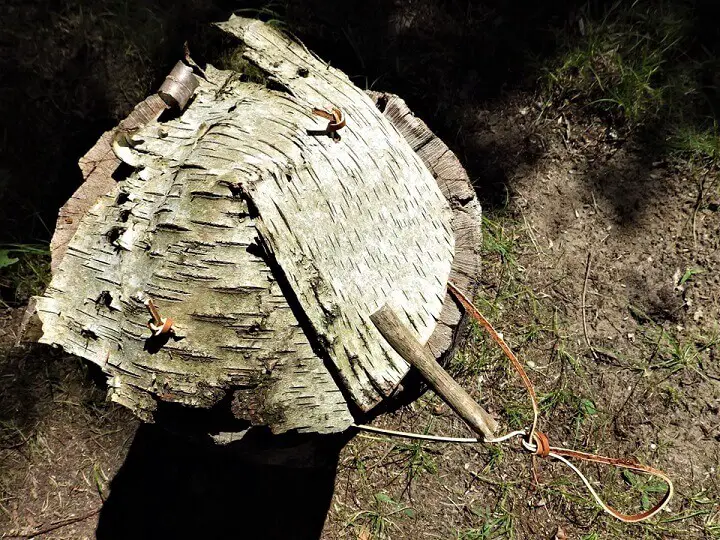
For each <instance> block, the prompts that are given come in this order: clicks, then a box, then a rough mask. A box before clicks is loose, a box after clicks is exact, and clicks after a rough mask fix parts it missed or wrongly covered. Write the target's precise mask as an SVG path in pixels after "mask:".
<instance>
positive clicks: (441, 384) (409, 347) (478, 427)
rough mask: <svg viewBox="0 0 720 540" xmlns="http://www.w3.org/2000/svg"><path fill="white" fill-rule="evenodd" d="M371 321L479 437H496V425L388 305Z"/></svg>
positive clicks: (373, 316)
mask: <svg viewBox="0 0 720 540" xmlns="http://www.w3.org/2000/svg"><path fill="white" fill-rule="evenodd" d="M370 320H372V322H373V324H375V326H376V327H377V329H378V330H379V331H380V333H381V334H382V335H383V337H384V338H385V339H386V340H387V342H388V343H389V344H390V345H391V346H392V347H393V349H395V350H396V351H397V352H398V354H400V356H402V357H403V358H404V359H405V360H406V361H407V362H408V363H409V364H411V365H412V366H413V367H415V368H416V369H417V370H418V371H419V372H420V373H421V374H422V376H423V377H424V378H425V380H426V381H427V382H428V384H429V385H430V386H431V387H432V388H433V389H434V390H435V391H436V392H437V394H438V395H439V396H440V397H441V398H442V399H443V400H444V401H445V402H446V403H447V404H448V405H450V407H452V409H453V410H454V411H455V412H456V413H457V414H458V415H459V416H460V418H462V419H463V420H465V422H466V423H467V424H468V425H469V426H470V427H471V428H472V429H473V430H474V431H475V432H476V433H477V434H478V435H483V436H484V437H485V438H488V439H491V438H493V436H494V435H495V429H496V428H497V422H495V420H494V419H493V418H492V416H490V415H489V414H488V413H487V411H485V409H483V408H482V407H481V406H480V405H478V403H477V402H476V401H475V400H474V399H473V398H472V397H470V395H469V394H468V393H467V392H466V391H465V390H464V389H463V387H462V386H460V385H459V384H458V382H457V381H456V380H455V379H453V378H452V377H451V376H450V375H449V374H448V373H447V372H446V371H445V370H444V369H443V368H442V367H440V364H438V363H437V361H436V360H435V358H433V356H432V354H431V353H430V351H428V350H427V348H425V347H423V346H422V345H421V344H420V343H419V342H418V340H417V339H416V338H415V336H413V334H412V332H411V331H410V329H409V328H408V327H407V326H405V325H404V324H403V322H402V321H401V320H400V317H398V315H397V313H395V311H394V310H393V309H392V308H391V307H390V306H389V305H387V304H385V305H384V306H382V307H381V308H380V309H379V310H377V311H376V312H375V313H373V314H372V315H370Z"/></svg>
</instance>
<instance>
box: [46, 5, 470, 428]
mask: <svg viewBox="0 0 720 540" xmlns="http://www.w3.org/2000/svg"><path fill="white" fill-rule="evenodd" d="M221 27H222V28H223V29H224V30H225V31H227V32H229V33H231V34H233V35H235V36H237V37H238V38H239V39H241V40H242V44H243V51H244V52H243V54H244V56H245V58H247V59H248V60H250V61H251V62H253V64H254V65H255V66H257V67H259V68H261V69H262V70H263V72H264V73H266V74H267V76H268V82H269V84H268V85H265V86H263V85H259V84H253V83H248V82H243V81H241V80H240V77H238V73H236V72H230V71H221V70H215V69H213V68H212V67H210V66H209V67H208V69H207V70H206V73H207V79H208V80H206V81H200V82H201V84H200V86H199V88H198V91H197V92H196V96H195V98H194V100H193V101H192V102H191V104H190V105H189V107H188V109H187V110H186V111H185V112H184V114H183V115H182V116H180V117H179V118H176V119H174V120H171V121H167V122H163V121H159V122H158V121H152V120H151V121H149V122H148V123H147V124H146V125H145V126H144V127H141V128H140V129H139V130H137V131H135V132H131V133H129V134H127V135H126V136H124V137H122V138H118V139H116V143H118V144H117V145H116V148H117V147H118V146H119V149H117V150H118V151H117V153H118V155H119V156H120V157H122V158H123V159H124V160H125V161H126V162H127V163H129V164H130V165H132V166H133V167H135V172H133V173H132V174H131V175H130V176H129V177H128V178H127V179H125V180H123V181H121V182H118V183H117V184H116V185H113V186H112V189H111V190H110V191H109V192H108V193H107V194H105V195H104V196H102V197H101V198H100V199H99V200H98V201H97V203H96V204H95V205H94V206H92V208H91V209H90V210H89V211H87V213H86V214H85V216H84V217H83V218H82V220H81V222H80V224H79V227H78V230H77V232H76V233H75V235H74V236H73V237H72V240H70V242H69V244H68V248H67V254H66V256H65V258H64V259H63V261H62V262H61V264H59V265H58V267H57V268H56V269H55V272H54V276H53V281H52V283H51V286H50V288H49V289H48V291H47V293H46V294H45V296H44V297H42V298H40V299H39V301H38V311H39V314H40V316H41V319H42V321H43V330H44V336H43V338H42V341H44V342H46V343H53V344H59V345H61V346H63V347H64V348H65V349H67V350H68V351H69V352H72V353H74V354H77V355H79V356H82V357H85V358H87V359H89V360H91V361H93V362H95V363H97V364H99V365H100V366H101V367H102V368H103V369H104V370H105V371H106V372H107V373H108V374H109V376H110V379H109V380H110V387H111V390H110V397H111V398H112V399H113V400H115V401H117V402H120V403H123V404H125V405H127V406H129V407H130V408H131V409H133V410H134V411H135V412H136V414H138V415H139V416H140V417H141V418H144V419H146V420H150V419H151V416H152V411H153V410H154V408H155V406H156V400H157V399H161V400H168V401H174V402H180V403H185V404H188V405H192V406H201V407H208V406H212V405H214V404H215V403H217V402H218V401H219V400H220V399H222V397H223V396H225V395H226V394H227V392H228V391H234V392H235V400H234V403H233V411H234V412H236V414H237V415H239V416H242V417H245V418H247V419H249V420H250V421H251V422H253V423H255V424H267V425H270V427H271V428H272V429H273V431H275V432H282V431H287V430H289V429H297V430H299V431H309V432H334V431H342V430H344V429H345V428H347V426H348V425H349V424H350V423H351V422H352V421H353V418H352V415H351V414H350V412H349V409H348V405H347V399H351V400H353V401H354V402H355V404H356V405H358V406H359V407H360V408H361V409H364V410H368V409H370V408H371V407H373V406H374V405H376V404H377V403H378V402H379V401H381V400H382V399H383V398H384V397H386V396H387V395H389V394H390V393H391V392H392V391H393V390H394V389H395V387H396V386H397V384H398V383H399V381H400V380H401V379H402V377H403V376H404V375H405V374H406V372H407V369H408V366H407V364H406V363H405V362H404V361H403V360H402V359H401V358H399V356H398V355H397V353H395V351H393V350H392V349H391V348H390V347H389V346H388V345H387V344H386V343H385V342H384V340H383V339H382V338H381V337H379V336H378V335H377V331H376V330H375V329H374V327H373V325H372V323H369V319H368V317H369V315H370V313H372V312H373V311H374V309H376V308H377V307H379V305H381V304H383V303H384V302H386V301H390V302H391V303H394V304H395V308H396V309H398V310H402V311H401V313H404V314H405V317H406V318H407V322H408V323H409V324H410V325H411V326H412V327H413V328H414V329H415V331H416V333H417V337H418V339H420V340H421V342H423V343H425V342H427V343H428V347H429V348H430V349H431V350H432V351H433V353H434V354H435V356H436V357H442V356H443V355H444V354H447V352H448V351H450V350H451V348H452V344H453V341H454V335H455V333H456V331H457V328H458V324H459V322H460V313H459V311H458V310H457V308H456V306H455V305H454V304H453V303H452V302H450V301H448V300H449V299H448V298H447V297H446V296H445V283H446V281H447V279H448V276H451V278H452V279H453V280H454V281H455V283H457V284H458V286H460V287H463V288H466V289H469V288H472V286H473V282H474V279H475V277H476V276H477V272H478V268H479V266H478V265H479V258H478V254H477V251H476V247H477V246H478V244H479V206H478V205H477V201H476V199H475V198H474V194H473V191H472V188H471V187H470V185H469V183H468V181H467V176H466V175H465V173H464V171H463V170H462V167H461V166H460V164H459V163H458V161H457V159H456V158H455V156H454V155H453V154H452V152H450V151H449V150H448V149H447V147H446V146H445V145H444V144H442V142H441V141H439V140H438V139H437V138H436V137H434V136H433V135H432V133H431V132H430V131H429V130H428V129H427V126H425V125H424V123H422V122H421V121H419V120H418V119H416V118H414V116H413V115H412V113H410V111H409V110H408V109H407V107H406V105H405V104H404V102H402V100H400V99H399V98H397V97H395V96H390V95H378V94H372V95H371V96H370V97H372V98H373V99H374V100H375V101H372V100H371V99H370V98H369V97H368V96H367V95H365V94H364V93H363V92H361V91H360V90H359V89H357V88H356V87H355V86H354V85H352V83H350V81H349V80H348V79H347V77H346V76H345V75H344V74H342V73H341V72H339V71H337V70H335V69H333V68H329V67H328V66H326V65H325V64H324V63H322V62H321V61H319V60H318V59H317V58H315V57H314V56H312V55H311V54H310V53H309V52H308V51H307V50H306V49H305V48H304V47H303V46H302V45H300V44H297V43H295V42H292V41H290V40H288V39H287V38H286V37H284V36H282V35H281V34H279V33H278V32H276V31H275V30H273V29H271V28H270V27H268V26H267V25H264V24H262V23H259V22H257V21H249V20H246V19H240V18H233V19H231V20H230V21H229V22H228V23H225V24H223V25H221ZM270 83H272V84H270ZM268 86H271V87H272V88H274V89H270V88H268ZM276 88H280V90H276ZM376 104H377V105H378V106H376ZM333 106H334V107H339V108H341V109H342V110H343V111H344V112H345V114H346V117H347V119H348V127H347V128H346V129H344V130H343V131H342V132H341V134H342V141H341V142H339V143H335V142H333V141H332V139H331V138H329V137H313V136H310V135H309V134H308V133H307V130H309V129H313V128H315V129H317V127H318V117H316V116H313V115H312V113H311V111H312V108H313V107H319V108H324V109H329V108H330V107H333ZM379 109H383V111H382V112H381V111H380V110H379ZM383 112H384V115H383ZM320 127H322V124H321V126H320ZM406 141H407V142H406ZM430 171H432V174H431V173H430ZM110 174H111V172H108V173H107V175H108V176H109V175H110ZM86 178H88V176H87V175H86ZM81 213H82V211H81V210H76V214H81ZM451 267H452V268H451ZM143 295H148V296H150V297H152V298H153V299H154V300H155V302H156V304H157V305H158V306H159V307H160V309H161V312H162V314H163V315H165V316H169V317H172V318H173V319H174V320H175V328H176V335H175V336H174V337H171V338H169V339H161V340H158V339H156V338H151V337H150V331H149V330H148V329H147V327H146V323H147V320H148V315H147V312H146V311H145V307H144V306H143V304H142V301H141V300H142V297H143ZM299 321H300V322H299ZM338 382H340V383H341V384H340V386H339V384H338ZM340 387H342V391H341V389H340ZM343 392H347V396H346V395H344V394H343Z"/></svg>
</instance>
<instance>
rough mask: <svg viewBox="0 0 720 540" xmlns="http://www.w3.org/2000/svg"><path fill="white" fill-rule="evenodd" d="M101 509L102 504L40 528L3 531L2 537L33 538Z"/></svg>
mask: <svg viewBox="0 0 720 540" xmlns="http://www.w3.org/2000/svg"><path fill="white" fill-rule="evenodd" d="M101 509H102V506H100V507H98V508H96V509H95V510H91V511H90V512H88V513H86V514H82V515H80V516H77V517H71V518H66V519H61V520H60V521H56V522H55V523H51V524H50V525H48V526H47V527H42V528H40V529H35V530H34V531H32V532H18V531H17V530H15V531H10V532H9V533H4V534H3V535H2V538H35V537H36V536H40V535H42V534H47V533H49V532H52V531H55V530H57V529H61V528H62V527H67V526H68V525H72V524H73V523H78V522H80V521H85V520H86V519H88V518H91V517H93V516H95V515H97V514H99V513H100V510H101Z"/></svg>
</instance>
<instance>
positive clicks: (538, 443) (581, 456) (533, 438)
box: [448, 282, 674, 523]
mask: <svg viewBox="0 0 720 540" xmlns="http://www.w3.org/2000/svg"><path fill="white" fill-rule="evenodd" d="M448 290H449V291H450V292H451V293H452V294H453V295H454V296H455V298H456V299H457V300H458V302H460V304H461V305H462V306H463V308H465V311H466V312H467V313H468V314H470V316H471V317H472V318H473V319H475V320H476V321H477V322H478V323H480V325H482V326H483V328H485V329H486V330H487V331H488V333H489V334H490V337H491V338H492V339H493V341H495V343H497V344H498V345H499V346H500V348H501V349H502V351H503V352H504V353H505V356H507V357H508V359H509V360H510V362H511V363H512V365H513V367H514V368H515V370H516V371H517V372H518V375H520V379H521V380H522V382H523V385H524V386H525V388H526V389H527V392H528V394H529V395H530V399H531V401H532V407H533V423H532V428H531V429H530V431H529V432H528V433H527V435H526V436H525V438H524V439H523V441H522V444H523V447H524V448H525V449H526V450H527V451H528V452H532V453H533V454H535V455H537V456H538V457H542V458H547V457H551V458H554V459H557V460H560V461H562V462H563V463H565V464H566V465H567V466H568V467H570V468H571V469H572V470H573V471H574V472H575V473H576V474H577V475H578V476H579V477H580V479H581V480H582V481H583V483H584V484H585V487H587V489H588V491H590V494H591V495H592V496H593V498H594V499H595V501H597V503H598V504H599V505H600V507H601V508H602V509H603V510H604V511H605V512H607V513H608V514H610V515H611V516H613V517H615V518H617V519H619V520H620V521H624V522H626V523H636V522H638V521H643V520H645V519H648V518H651V517H653V516H655V515H657V514H658V513H659V512H660V511H661V510H662V509H663V508H665V506H666V505H667V503H668V502H670V499H671V498H672V496H673V493H674V486H673V483H672V480H670V477H668V475H667V474H665V473H664V472H663V471H661V470H659V469H655V468H654V467H649V466H647V465H642V464H640V463H637V462H635V461H630V460H626V459H618V458H610V457H605V456H599V455H596V454H590V453H587V452H580V451H577V450H570V449H568V448H560V447H556V446H551V445H550V442H549V441H548V438H547V436H546V435H545V434H544V433H542V432H540V431H537V423H538V416H539V407H538V402H537V396H536V394H535V389H534V387H533V384H532V382H531V381H530V378H529V377H528V376H527V373H526V372H525V370H524V369H523V367H522V364H520V362H519V361H518V359H517V357H516V356H515V355H514V354H513V352H512V351H511V350H510V347H508V346H507V344H506V343H505V341H504V340H503V338H502V336H501V335H500V334H498V332H497V331H496V330H495V329H494V328H493V327H492V325H491V324H490V322H489V321H488V320H487V319H486V318H485V317H484V316H483V315H482V313H480V312H479V311H478V309H477V308H476V307H475V306H474V305H473V303H472V302H470V300H468V299H467V297H466V296H465V295H464V294H463V293H462V292H460V291H459V290H458V288H457V287H456V286H455V285H454V284H453V283H452V282H448ZM567 458H572V459H576V460H580V461H588V462H591V463H600V464H602V465H612V466H613V467H618V468H622V469H628V470H632V471H636V472H641V473H646V474H649V475H652V476H657V477H658V478H661V479H662V480H663V481H664V482H665V483H666V484H667V485H668V489H667V491H666V492H665V495H664V496H663V498H662V499H660V501H659V502H658V503H657V504H656V505H655V506H653V507H652V508H650V509H649V510H646V511H644V512H640V513H638V514H623V513H622V512H619V511H618V510H616V509H615V508H613V507H612V506H609V505H608V504H607V503H606V502H605V501H603V500H602V499H601V498H600V496H599V495H598V494H597V492H596V491H595V489H594V488H593V486H592V485H591V484H590V481H589V480H588V479H587V478H586V477H585V475H583V473H582V472H581V471H580V470H579V469H578V468H577V467H576V466H575V465H573V464H572V463H571V462H570V461H569V460H568V459H567Z"/></svg>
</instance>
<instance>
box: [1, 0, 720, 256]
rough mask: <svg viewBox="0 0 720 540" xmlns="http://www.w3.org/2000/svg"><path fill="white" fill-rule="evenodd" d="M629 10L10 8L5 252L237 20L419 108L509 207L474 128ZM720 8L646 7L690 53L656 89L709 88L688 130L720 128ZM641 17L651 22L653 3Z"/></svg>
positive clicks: (41, 231)
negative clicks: (203, 45) (106, 135)
mask: <svg viewBox="0 0 720 540" xmlns="http://www.w3.org/2000/svg"><path fill="white" fill-rule="evenodd" d="M624 4H626V5H628V6H629V5H630V4H631V3H630V2H627V3H623V2H618V3H617V5H615V7H614V8H613V5H614V4H613V3H611V2H601V1H591V2H583V1H572V0H565V1H549V2H503V1H493V0H486V1H483V2H472V1H446V2H440V1H430V0H420V1H410V2H400V1H397V2H387V1H382V0H370V1H364V0H363V1H347V2H332V1H324V0H323V1H318V0H308V1H304V2H270V3H268V2H264V3H257V2H256V3H239V2H230V1H219V2H200V1H197V0H196V1H193V0H185V1H181V2H169V1H162V0H151V1H139V0H127V1H125V2H115V1H110V0H101V1H90V0H75V1H70V2H58V1H46V2H32V1H30V2H12V1H10V2H8V1H4V2H3V3H2V7H1V8H0V9H1V13H2V23H1V24H2V35H1V37H0V73H2V74H3V77H2V79H3V83H2V86H1V87H0V119H1V120H0V121H1V122H2V138H1V139H0V243H9V242H12V243H43V242H47V241H48V240H49V238H50V236H51V234H52V230H53V227H54V221H55V217H56V214H57V209H58V208H59V207H60V206H61V205H62V204H63V203H64V201H66V200H67V199H68V197H69V196H70V194H71V193H72V192H73V191H74V189H75V188H76V187H77V185H78V184H79V183H80V181H81V175H80V172H79V170H78V168H77V160H78V158H79V157H80V156H81V155H82V154H83V153H84V152H85V151H87V149H88V148H90V146H91V145H92V144H93V143H94V141H95V140H97V138H98V136H99V135H100V134H101V133H102V132H103V131H104V130H107V129H110V128H111V127H113V126H114V125H116V124H117V122H118V121H119V120H120V119H122V118H123V117H124V116H125V115H126V114H127V113H128V112H129V111H130V110H131V108H132V107H133V106H134V105H135V104H136V103H137V102H139V101H140V100H142V99H143V98H144V97H145V96H146V95H147V94H148V93H150V92H151V91H153V90H154V89H156V88H157V87H158V85H159V84H160V82H161V81H162V79H163V78H164V76H165V75H166V74H167V72H168V71H169V69H170V68H171V67H172V65H173V64H174V62H175V61H176V60H177V59H179V58H180V57H181V55H182V44H183V42H184V41H185V40H186V39H188V38H189V41H190V45H191V49H192V43H193V36H195V35H197V34H198V32H199V30H200V29H202V28H203V27H205V26H206V25H207V24H208V23H209V22H210V21H213V20H220V19H223V18H226V17H227V16H228V14H229V13H230V12H232V11H233V10H238V9H240V10H244V11H243V14H244V15H250V16H252V15H257V16H259V17H261V18H265V19H274V20H279V21H280V23H281V27H282V28H285V29H287V30H289V31H291V32H292V33H294V34H296V35H297V36H298V37H300V38H301V39H302V40H303V41H304V42H305V43H306V44H307V45H308V46H309V47H310V48H311V49H313V50H315V51H316V52H317V53H318V54H319V55H320V56H321V57H323V58H325V59H327V60H328V61H329V62H330V63H332V64H333V65H336V66H338V67H340V68H341V69H343V70H344V71H345V72H346V73H348V74H349V75H350V76H351V77H353V80H354V81H355V82H356V83H357V84H358V85H359V86H361V87H371V88H373V89H379V90H388V91H392V92H394V93H397V94H399V95H401V96H402V97H404V98H405V99H406V101H407V102H408V104H409V105H410V107H411V108H412V109H413V110H414V111H416V112H417V114H418V115H419V116H421V117H422V118H424V119H425V120H426V121H427V122H428V124H429V125H430V127H431V128H432V129H433V130H434V131H435V132H436V133H437V134H438V135H439V136H440V137H441V138H443V139H444V140H445V141H446V142H448V144H449V145H450V146H451V148H452V149H453V150H454V151H455V152H456V153H458V155H459V156H460V158H461V160H462V161H463V163H464V164H465V165H466V167H467V168H468V171H469V173H470V176H471V178H472V179H473V181H474V182H475V183H476V185H477V187H478V191H479V194H480V197H481V202H483V203H484V206H486V207H487V205H496V204H502V202H503V200H504V193H505V189H504V187H503V184H504V183H505V182H506V179H507V177H508V171H506V170H504V167H503V166H502V165H499V164H498V163H497V161H498V160H497V157H496V156H497V155H498V154H502V152H501V151H498V149H496V148H493V147H492V145H485V146H482V145H479V144H478V143H477V141H474V140H472V138H471V137H465V136H464V132H463V130H464V128H465V127H466V126H467V124H468V120H469V118H471V117H474V116H476V115H477V111H478V109H482V108H487V107H488V106H491V104H492V103H493V101H494V100H497V99H499V98H502V97H504V96H506V95H508V94H509V93H511V92H513V91H517V90H518V89H526V90H532V89H533V88H536V87H537V82H538V80H539V79H540V78H542V77H543V75H544V74H545V73H546V72H547V71H548V70H551V69H552V68H553V67H554V66H555V64H556V63H557V61H556V59H557V58H559V57H561V56H562V54H564V53H566V52H567V51H568V50H570V49H571V48H572V46H573V43H574V41H578V40H582V39H583V35H582V33H583V32H582V27H581V26H580V25H579V23H578V21H579V20H580V19H583V21H584V23H583V26H584V27H588V26H589V23H588V21H592V20H595V21H600V22H602V21H603V20H604V19H603V18H604V17H605V16H606V14H607V12H608V10H609V9H610V8H613V9H615V12H617V11H618V10H622V9H623V6H624ZM715 4H716V3H715V2H713V1H711V0H707V1H703V0H697V1H683V0H675V1H669V0H666V1H663V2H655V3H646V4H644V9H645V12H647V13H650V15H648V16H649V17H650V20H649V21H648V24H655V23H654V19H655V18H657V19H658V20H662V19H663V18H667V17H672V18H673V19H674V20H680V22H681V23H682V25H683V28H682V30H681V33H680V38H679V39H680V40H681V43H680V45H681V46H680V45H675V46H674V48H673V49H672V51H673V55H674V56H673V57H672V58H669V59H668V60H669V61H675V62H676V65H665V66H664V67H663V72H662V73H658V75H657V76H658V77H659V78H662V77H665V78H666V79H667V78H668V77H670V75H671V74H672V73H673V72H677V71H683V72H684V75H685V76H687V77H690V78H694V80H692V81H689V85H690V86H691V87H692V86H694V87H695V88H696V89H698V95H697V96H696V97H691V98H687V96H686V98H685V99H690V100H691V101H692V102H693V103H692V107H691V108H690V110H685V111H684V115H685V117H686V118H685V120H686V121H687V120H688V117H689V119H690V120H691V121H697V122H700V123H707V122H708V118H713V117H714V113H715V111H716V107H717V92H716V88H715V86H716V85H715V83H716V82H717V80H716V79H717V73H718V71H717V62H716V60H715V59H716V57H717V54H716V53H717V50H718V44H719V39H718V38H719V36H720V30H719V25H717V24H716V21H717V19H716V18H715V15H716V9H715ZM618 5H619V7H617V6H618ZM653 6H655V7H653ZM633 9H635V10H636V11H638V12H640V13H643V6H642V5H641V7H640V8H637V7H635V8H633ZM653 13H654V15H653ZM621 16H622V14H621ZM676 49H677V51H676ZM662 82H663V81H658V83H659V84H662ZM669 106H670V105H668V104H665V105H664V107H665V108H667V107H669ZM666 112H667V111H665V112H664V113H663V114H656V115H654V116H653V118H650V119H648V121H647V122H646V125H645V129H643V130H638V133H637V135H638V139H641V138H643V137H644V138H646V139H648V140H647V144H656V143H657V141H656V140H652V139H653V137H651V135H653V134H657V133H659V132H662V131H663V129H664V127H665V126H664V125H663V124H664V123H665V122H667V121H669V120H676V119H677V118H676V116H675V115H671V114H666ZM616 116H617V118H615V119H614V120H615V121H616V123H618V124H622V123H623V121H624V120H623V118H622V115H616ZM655 150H656V149H655V148H654V149H653V151H655ZM529 157H531V156H529Z"/></svg>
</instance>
